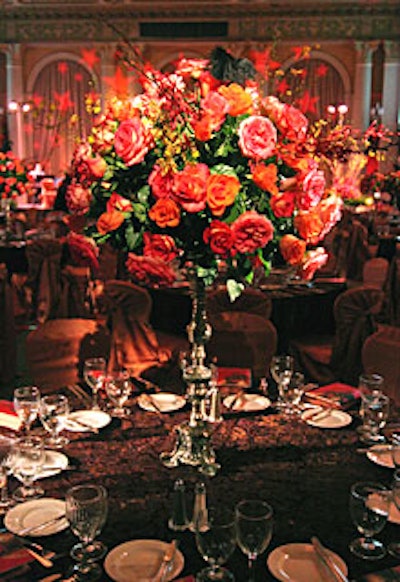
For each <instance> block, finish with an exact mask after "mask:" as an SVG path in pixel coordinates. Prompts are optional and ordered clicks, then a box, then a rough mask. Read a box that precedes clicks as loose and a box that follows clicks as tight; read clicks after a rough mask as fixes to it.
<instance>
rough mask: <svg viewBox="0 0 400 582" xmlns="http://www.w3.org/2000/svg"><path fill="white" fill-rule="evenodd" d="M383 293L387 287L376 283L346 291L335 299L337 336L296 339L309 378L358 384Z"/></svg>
mask: <svg viewBox="0 0 400 582" xmlns="http://www.w3.org/2000/svg"><path fill="white" fill-rule="evenodd" d="M383 297H384V293H383V291H381V290H379V289H376V288H374V287H357V288H354V289H349V290H347V291H344V292H343V293H342V294H341V295H339V296H338V297H337V298H336V300H335V303H334V310H333V312H334V318H335V335H334V336H323V337H321V336H310V337H307V336H305V337H303V338H297V339H295V340H292V342H291V343H290V351H291V352H292V353H293V355H294V357H295V359H296V361H297V363H298V365H299V366H300V367H301V368H302V370H304V372H305V374H306V376H307V377H308V379H309V380H312V381H315V382H318V383H319V384H326V383H329V382H332V381H334V380H340V381H342V382H346V383H348V384H352V385H357V383H358V377H359V375H360V373H361V370H362V362H361V351H362V346H363V344H364V341H365V340H366V338H367V337H368V336H369V335H371V334H372V333H373V332H374V331H375V330H376V323H375V322H376V318H377V316H378V315H379V313H380V312H381V310H382V305H383Z"/></svg>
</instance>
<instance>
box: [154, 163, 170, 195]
mask: <svg viewBox="0 0 400 582" xmlns="http://www.w3.org/2000/svg"><path fill="white" fill-rule="evenodd" d="M149 184H150V187H151V191H152V192H153V196H154V198H172V196H173V187H174V175H173V174H172V172H167V173H164V172H163V171H162V170H161V168H160V166H157V165H155V166H154V168H153V170H152V172H151V174H150V176H149Z"/></svg>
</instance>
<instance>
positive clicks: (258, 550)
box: [235, 499, 274, 582]
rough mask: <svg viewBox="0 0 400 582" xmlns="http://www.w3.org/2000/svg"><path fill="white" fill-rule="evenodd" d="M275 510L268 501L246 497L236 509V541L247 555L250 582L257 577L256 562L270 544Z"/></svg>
mask: <svg viewBox="0 0 400 582" xmlns="http://www.w3.org/2000/svg"><path fill="white" fill-rule="evenodd" d="M273 518H274V511H273V509H272V507H271V506H270V505H269V504H268V503H267V502H266V501H259V500H253V499H244V500H243V501H240V502H239V503H238V504H237V506H236V509H235V522H236V541H237V543H238V546H239V548H240V549H241V550H242V552H243V553H244V554H245V555H246V556H247V559H248V568H249V582H251V581H253V580H254V579H255V577H254V573H253V572H254V564H255V561H256V560H257V557H258V556H259V555H260V554H262V553H263V552H264V551H265V550H266V549H267V547H268V546H269V544H270V541H271V538H272V529H273Z"/></svg>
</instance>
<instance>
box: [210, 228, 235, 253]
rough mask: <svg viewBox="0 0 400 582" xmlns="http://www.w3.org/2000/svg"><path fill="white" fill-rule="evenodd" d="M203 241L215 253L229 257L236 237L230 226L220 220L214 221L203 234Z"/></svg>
mask: <svg viewBox="0 0 400 582" xmlns="http://www.w3.org/2000/svg"><path fill="white" fill-rule="evenodd" d="M203 239H204V242H205V243H206V244H209V245H210V248H211V250H212V251H213V253H216V254H217V255H221V256H223V257H225V256H227V255H228V254H229V252H230V251H231V249H232V247H233V243H234V235H233V232H232V230H231V227H230V226H229V224H226V223H225V222H221V221H220V220H213V221H212V222H211V224H210V226H209V227H208V228H206V229H205V231H204V233H203Z"/></svg>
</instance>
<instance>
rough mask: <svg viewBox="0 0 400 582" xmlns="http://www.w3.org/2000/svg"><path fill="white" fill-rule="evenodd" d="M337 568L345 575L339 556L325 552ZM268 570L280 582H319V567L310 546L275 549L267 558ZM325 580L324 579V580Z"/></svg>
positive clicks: (320, 572)
mask: <svg viewBox="0 0 400 582" xmlns="http://www.w3.org/2000/svg"><path fill="white" fill-rule="evenodd" d="M326 552H327V553H328V554H329V555H330V556H331V558H332V559H333V560H334V563H335V564H336V565H337V567H338V568H340V570H341V571H342V572H343V574H345V575H347V565H346V563H345V562H344V561H343V560H342V558H341V557H340V556H338V555H337V554H335V553H334V552H332V551H331V550H326ZM267 565H268V568H269V570H270V572H271V574H273V576H275V578H277V579H278V580H281V581H282V582H321V580H322V573H323V570H322V568H323V566H321V564H320V562H319V560H318V558H317V555H316V553H315V549H314V547H313V546H312V544H286V545H284V546H280V547H279V548H275V550H273V551H272V552H271V553H270V554H269V556H268V558H267ZM324 579H325V578H324Z"/></svg>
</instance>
